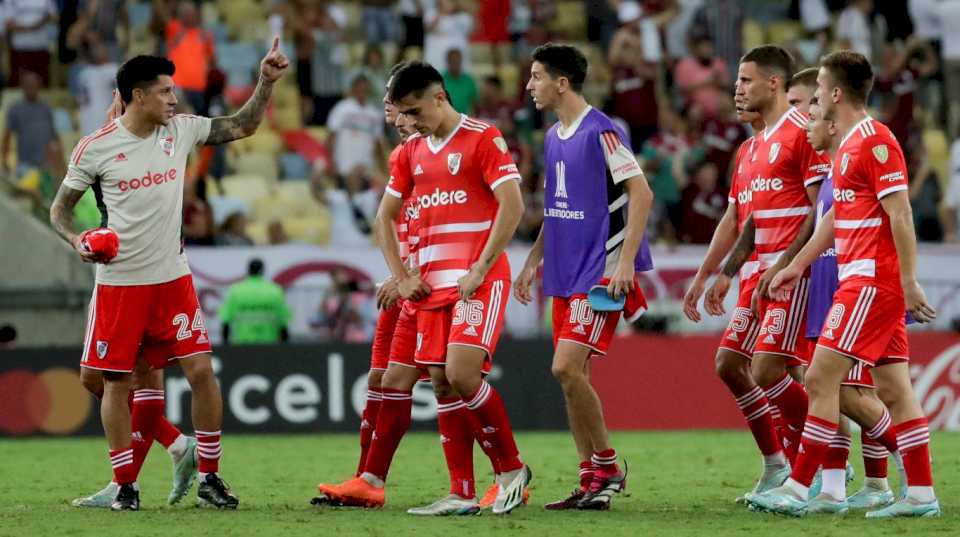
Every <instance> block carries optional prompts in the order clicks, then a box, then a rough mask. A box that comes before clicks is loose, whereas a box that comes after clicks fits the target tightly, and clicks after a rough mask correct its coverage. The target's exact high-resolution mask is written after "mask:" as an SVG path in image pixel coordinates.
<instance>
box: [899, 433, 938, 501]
mask: <svg viewBox="0 0 960 537" xmlns="http://www.w3.org/2000/svg"><path fill="white" fill-rule="evenodd" d="M894 429H895V430H896V431H897V445H898V446H899V447H900V456H902V457H903V467H904V470H906V473H907V495H908V496H910V497H911V498H913V499H916V500H918V501H921V502H931V501H933V500H934V499H935V498H936V496H935V495H934V493H933V469H932V468H931V466H930V431H929V429H928V428H927V419H926V418H917V419H914V420H910V421H906V422H903V423H900V424H898V425H895V426H894Z"/></svg>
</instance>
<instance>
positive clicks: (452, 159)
mask: <svg viewBox="0 0 960 537" xmlns="http://www.w3.org/2000/svg"><path fill="white" fill-rule="evenodd" d="M462 158H463V154H462V153H450V154H449V155H447V169H448V170H450V175H457V172H458V171H460V160H461V159H462Z"/></svg>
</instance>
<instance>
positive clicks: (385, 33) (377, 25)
mask: <svg viewBox="0 0 960 537" xmlns="http://www.w3.org/2000/svg"><path fill="white" fill-rule="evenodd" d="M395 3H396V2H395V1H394V0H360V5H361V6H362V7H363V11H362V12H361V18H362V21H363V33H364V36H365V37H366V42H367V43H374V44H378V45H379V44H383V43H393V42H395V41H397V39H398V38H399V36H398V35H397V15H396V13H394V11H393V8H394V4H395Z"/></svg>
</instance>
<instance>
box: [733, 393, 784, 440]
mask: <svg viewBox="0 0 960 537" xmlns="http://www.w3.org/2000/svg"><path fill="white" fill-rule="evenodd" d="M736 400H737V407H739V408H740V412H741V413H743V417H744V419H746V420H747V426H749V427H750V432H751V433H753V439H754V440H755V441H756V442H757V447H759V448H760V453H762V454H763V456H764V457H770V456H773V455H775V454H777V453H780V452H782V451H783V449H782V448H781V446H780V438H779V437H778V435H777V429H776V428H775V426H774V423H773V415H772V414H771V408H770V404H769V402H768V401H767V394H765V393H764V392H763V390H762V389H760V386H754V387H753V389H752V390H750V391H748V392H747V393H745V394H743V395H741V396H739V397H737V398H736Z"/></svg>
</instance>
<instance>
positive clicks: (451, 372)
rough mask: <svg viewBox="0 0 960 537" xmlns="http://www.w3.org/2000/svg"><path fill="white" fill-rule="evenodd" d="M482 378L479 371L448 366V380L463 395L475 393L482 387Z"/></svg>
mask: <svg viewBox="0 0 960 537" xmlns="http://www.w3.org/2000/svg"><path fill="white" fill-rule="evenodd" d="M482 380H483V378H482V377H481V376H480V373H479V371H470V370H468V369H467V368H457V367H448V368H447V382H449V383H450V384H451V385H452V386H453V388H454V389H455V390H456V391H457V393H459V394H461V395H467V394H472V393H475V392H476V391H477V389H479V388H480V383H481V382H482Z"/></svg>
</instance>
